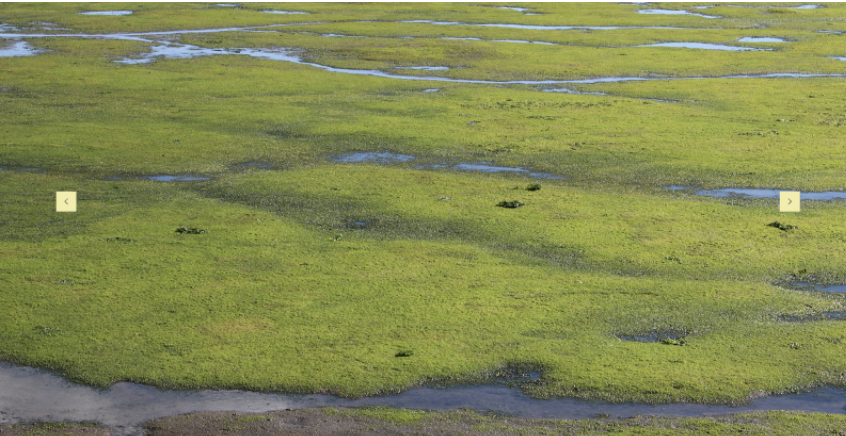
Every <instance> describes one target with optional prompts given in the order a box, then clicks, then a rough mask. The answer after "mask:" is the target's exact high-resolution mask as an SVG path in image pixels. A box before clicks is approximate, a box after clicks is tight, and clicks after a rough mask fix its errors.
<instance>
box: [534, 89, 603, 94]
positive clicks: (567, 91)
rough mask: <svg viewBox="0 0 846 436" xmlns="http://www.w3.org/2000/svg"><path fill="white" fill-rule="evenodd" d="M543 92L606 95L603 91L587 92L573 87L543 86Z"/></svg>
mask: <svg viewBox="0 0 846 436" xmlns="http://www.w3.org/2000/svg"><path fill="white" fill-rule="evenodd" d="M543 91H544V92H563V93H565V94H575V95H608V94H606V93H604V92H589V91H576V90H575V89H570V88H544V89H543Z"/></svg>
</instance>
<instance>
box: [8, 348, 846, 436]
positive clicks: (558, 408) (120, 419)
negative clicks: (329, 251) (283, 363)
mask: <svg viewBox="0 0 846 436" xmlns="http://www.w3.org/2000/svg"><path fill="white" fill-rule="evenodd" d="M0 386H3V389H2V390H0V411H2V414H0V423H2V424H13V423H24V422H30V421H45V420H49V421H83V420H85V421H97V422H100V423H102V424H105V425H109V426H124V427H127V428H128V430H129V431H128V432H127V433H129V434H131V430H132V427H134V426H137V425H138V424H140V423H142V422H144V421H147V420H150V419H155V418H161V417H165V416H173V415H178V414H183V413H189V412H199V411H233V412H252V413H259V412H267V411H270V410H280V409H300V408H308V407H317V406H341V407H356V406H364V405H381V406H393V407H401V408H413V409H433V410H454V409H458V408H462V407H466V408H470V409H474V410H478V411H483V412H484V411H490V410H494V411H498V412H505V413H508V414H514V415H517V416H522V417H527V418H550V419H586V418H590V417H593V416H595V415H596V414H600V413H607V414H609V415H611V416H612V417H622V418H626V417H631V416H635V415H671V416H701V415H708V414H719V413H737V412H748V411H753V410H801V411H807V412H820V413H836V414H846V390H843V389H834V388H822V389H818V390H816V391H814V392H811V393H801V394H789V395H781V396H770V397H764V398H759V399H756V400H753V401H751V402H750V403H749V404H748V405H746V406H741V407H730V406H715V405H703V404H664V405H657V406H653V405H648V404H635V403H619V404H612V403H606V402H594V401H585V400H577V399H572V398H564V399H552V400H538V399H533V398H529V397H527V396H525V395H523V394H522V393H521V391H520V390H518V389H516V388H510V387H507V386H505V385H482V386H461V387H453V388H430V387H421V388H414V389H410V390H408V391H406V392H403V393H400V394H396V395H388V396H382V397H365V398H360V399H355V400H349V399H343V398H338V397H333V396H330V395H282V394H262V393H256V392H244V391H235V390H226V391H212V390H203V391H172V390H168V391H164V390H159V389H156V388H153V387H150V386H144V385H140V384H136V383H126V382H123V383H116V384H115V385H113V386H111V387H110V388H108V389H94V388H91V387H87V386H82V385H78V384H75V383H71V382H68V381H67V380H65V379H63V378H62V377H60V376H58V375H56V374H54V373H52V372H50V371H46V370H41V369H35V368H30V367H22V366H17V365H12V364H9V363H6V362H0Z"/></svg>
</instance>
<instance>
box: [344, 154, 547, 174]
mask: <svg viewBox="0 0 846 436" xmlns="http://www.w3.org/2000/svg"><path fill="white" fill-rule="evenodd" d="M414 159H417V158H416V157H414V156H410V155H407V154H395V153H374V152H356V153H346V154H341V155H337V156H334V157H331V158H330V160H332V161H334V162H345V163H362V162H374V163H381V164H390V163H398V162H409V161H412V160H414ZM417 168H419V169H429V168H446V169H451V170H458V171H479V172H483V173H519V174H524V175H527V176H529V177H534V178H536V179H563V178H564V177H560V176H556V175H554V174H548V173H539V172H532V171H529V170H527V169H525V168H520V167H497V166H492V165H488V164H487V163H477V164H468V163H460V164H455V165H448V164H439V165H417Z"/></svg>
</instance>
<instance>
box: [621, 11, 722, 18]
mask: <svg viewBox="0 0 846 436" xmlns="http://www.w3.org/2000/svg"><path fill="white" fill-rule="evenodd" d="M637 13H638V14H649V15H695V16H697V17H702V18H722V17H717V16H714V15H704V14H697V13H695V12H688V11H682V10H676V9H641V10H639V11H637Z"/></svg>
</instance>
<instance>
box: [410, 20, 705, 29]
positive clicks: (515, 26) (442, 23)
mask: <svg viewBox="0 0 846 436" xmlns="http://www.w3.org/2000/svg"><path fill="white" fill-rule="evenodd" d="M397 22H398V23H426V24H437V25H440V26H480V27H505V28H509V29H532V30H584V29H587V30H619V29H693V30H696V28H694V27H667V26H538V25H533V24H508V23H464V22H461V21H433V20H402V21H397Z"/></svg>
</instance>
